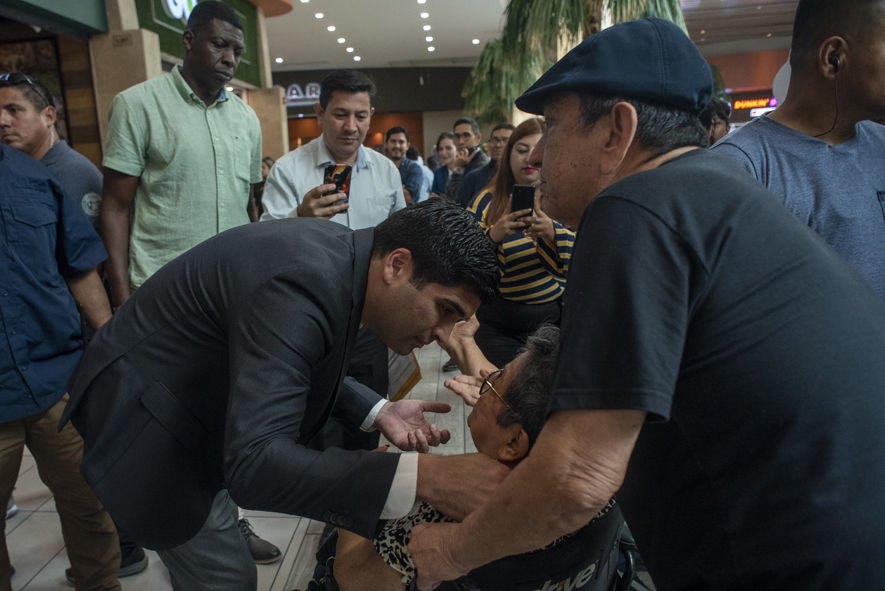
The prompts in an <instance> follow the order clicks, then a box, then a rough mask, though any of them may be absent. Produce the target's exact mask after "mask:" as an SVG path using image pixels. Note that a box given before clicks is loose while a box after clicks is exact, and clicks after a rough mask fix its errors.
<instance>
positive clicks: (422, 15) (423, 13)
mask: <svg viewBox="0 0 885 591" xmlns="http://www.w3.org/2000/svg"><path fill="white" fill-rule="evenodd" d="M428 17H430V13H429V12H422V13H421V18H428Z"/></svg>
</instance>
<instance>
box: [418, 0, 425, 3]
mask: <svg viewBox="0 0 885 591" xmlns="http://www.w3.org/2000/svg"><path fill="white" fill-rule="evenodd" d="M425 2H427V0H418V4H424V3H425Z"/></svg>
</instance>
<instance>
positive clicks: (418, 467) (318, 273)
mask: <svg viewBox="0 0 885 591" xmlns="http://www.w3.org/2000/svg"><path fill="white" fill-rule="evenodd" d="M497 281H498V270H497V265H496V262H495V258H494V255H493V253H492V251H491V249H490V246H489V244H488V241H487V240H486V238H485V236H484V235H483V233H482V231H481V230H480V229H479V227H478V226H477V225H476V224H475V222H473V220H472V218H471V217H470V216H469V214H467V213H466V212H465V211H464V210H462V209H461V208H459V207H458V206H456V205H454V204H450V203H446V202H441V201H439V200H434V201H433V202H429V201H428V202H426V203H422V204H420V205H418V206H415V207H413V208H409V209H407V210H402V211H400V212H397V213H396V214H394V215H392V216H391V217H390V218H389V219H388V220H387V221H385V222H383V223H382V224H380V225H379V226H377V227H376V228H374V229H371V228H369V229H365V230H358V231H356V232H354V231H352V230H350V229H348V228H346V227H344V226H341V225H340V224H335V223H331V222H328V221H326V220H312V219H300V218H298V219H285V220H276V221H272V222H267V223H264V224H253V225H248V226H242V227H239V228H234V229H232V230H229V231H227V232H224V233H222V234H220V235H218V236H216V237H214V238H211V239H209V240H207V241H206V242H204V243H202V244H201V245H199V246H197V247H195V248H194V249H192V250H190V251H188V252H187V253H185V254H184V255H182V256H180V257H178V258H177V259H175V260H173V261H172V262H170V263H169V264H167V265H166V266H165V267H163V268H162V269H161V270H160V271H159V272H157V273H156V274H155V275H154V276H152V277H151V278H150V279H149V280H148V281H147V282H145V283H144V284H143V285H142V286H141V288H139V290H138V291H137V292H135V294H134V295H133V297H132V298H131V299H129V300H128V301H127V303H126V304H125V305H124V306H123V307H122V308H121V309H120V310H119V312H118V314H117V315H115V317H114V318H113V319H112V320H111V321H110V322H109V323H108V324H107V325H106V327H105V328H103V329H102V330H101V331H99V332H98V334H97V335H96V337H95V339H94V341H93V342H92V344H91V345H90V347H89V348H88V349H87V351H86V352H85V354H84V356H83V358H82V359H81V361H80V363H79V364H78V366H77V368H76V369H75V370H74V373H73V376H72V377H71V379H70V381H69V383H68V389H69V392H70V395H71V401H70V403H69V405H68V408H67V410H66V412H65V415H64V417H63V418H62V424H64V423H65V422H66V421H67V420H68V419H69V418H70V420H71V421H72V422H73V424H74V426H75V427H76V428H77V430H78V431H79V432H80V434H81V435H82V436H83V439H84V440H85V452H84V458H83V467H82V471H83V474H84V476H85V477H86V480H87V481H88V482H89V483H90V485H91V486H92V487H93V489H94V490H95V492H96V494H97V495H98V497H99V499H100V500H101V501H102V502H103V503H104V505H105V507H106V508H107V509H108V512H109V513H111V515H112V516H113V517H114V518H115V520H116V521H117V523H118V524H119V526H120V528H121V529H122V530H124V531H126V532H128V533H129V534H131V535H132V536H133V537H134V538H135V539H136V540H138V541H140V542H141V543H142V544H143V545H144V546H146V547H148V548H154V549H157V550H160V551H161V552H160V556H161V558H162V559H163V561H164V563H165V564H166V565H167V567H168V568H169V570H170V572H171V573H172V578H173V586H174V587H175V588H176V589H179V588H181V589H189V590H192V589H207V590H208V589H214V590H218V589H225V590H226V589H230V590H232V591H233V590H234V589H236V590H238V591H239V590H242V589H254V588H255V586H256V574H255V566H254V563H253V562H252V559H251V557H250V556H249V553H248V550H247V548H246V545H245V542H244V541H243V539H242V537H241V536H240V535H239V533H238V532H237V529H236V507H235V506H234V504H233V502H231V498H232V499H233V501H235V502H236V504H237V505H240V506H242V507H245V508H249V509H258V510H264V511H277V512H283V513H290V514H295V515H303V516H305V517H309V518H311V519H317V520H322V521H327V522H332V523H334V524H335V525H338V526H340V527H343V528H345V529H349V530H352V531H354V532H356V533H358V534H360V535H363V536H367V537H370V536H371V535H372V533H373V532H374V530H375V527H376V524H377V521H378V519H379V517H383V518H388V517H394V516H397V515H402V514H405V513H406V512H408V510H409V509H410V508H411V506H412V504H413V503H414V501H415V500H423V501H428V502H431V503H433V504H434V505H435V506H437V507H440V504H441V505H442V507H445V509H443V510H447V512H449V513H450V514H451V515H452V516H453V517H463V516H465V515H466V514H468V513H469V512H470V511H471V510H472V509H473V507H476V506H479V505H480V504H481V503H482V502H483V501H484V499H485V498H486V497H487V495H488V494H489V493H490V492H491V491H492V490H493V489H494V487H495V486H496V485H497V483H498V482H500V480H501V479H503V477H504V476H505V475H506V470H502V469H501V468H499V467H496V466H493V465H490V463H489V462H485V461H484V458H482V457H480V456H478V455H476V454H474V455H472V456H455V457H448V458H446V457H442V456H428V455H422V456H420V457H416V456H414V455H411V454H407V455H400V454H384V453H371V452H363V451H344V450H340V449H336V448H330V449H327V450H325V451H322V452H319V451H313V450H309V449H307V448H306V447H304V444H305V443H306V442H307V441H308V440H310V439H311V437H312V436H313V435H314V434H316V433H317V432H318V430H319V429H320V428H321V427H322V426H323V424H324V423H325V422H326V420H327V419H328V418H329V417H330V416H331V417H333V418H335V419H336V420H338V421H339V422H341V423H342V424H344V425H345V426H346V427H349V428H350V429H353V430H356V429H357V428H363V429H370V428H377V429H379V430H380V431H381V432H382V433H384V435H385V436H386V437H387V438H388V439H389V440H390V441H391V442H393V443H394V444H395V445H397V446H398V447H400V448H401V449H406V450H410V449H419V450H422V451H426V450H427V449H428V447H429V445H437V444H439V443H440V442H443V443H444V442H445V441H447V440H448V438H449V434H448V433H447V432H445V431H444V432H442V433H440V432H439V431H438V430H437V429H436V427H435V426H434V425H429V424H428V423H427V422H426V421H425V420H424V416H423V413H424V412H447V411H448V410H449V407H448V405H446V404H441V403H433V402H423V401H417V400H409V401H400V402H397V403H389V402H386V401H384V400H383V399H381V398H380V397H379V396H378V395H377V394H375V393H374V392H372V391H371V390H369V389H368V388H365V387H364V386H362V385H360V384H358V383H357V382H355V381H353V380H352V379H350V378H348V379H345V373H346V368H347V365H348V358H349V356H350V351H351V348H352V346H353V340H354V337H355V335H356V331H357V328H358V327H359V326H360V325H361V324H362V325H365V326H368V327H370V328H372V329H373V330H374V331H375V332H376V333H377V334H378V335H379V336H380V337H381V338H382V340H383V341H384V342H385V344H387V345H388V346H389V347H390V348H391V349H393V350H394V351H396V352H397V353H400V354H406V353H408V352H410V351H411V350H412V349H414V348H415V347H421V346H423V345H425V344H428V343H430V342H432V341H434V340H445V339H446V338H448V336H449V334H450V332H451V329H452V327H453V326H454V324H455V322H457V321H458V320H459V319H462V318H467V317H470V316H471V315H472V314H473V312H474V311H475V310H476V308H477V307H478V306H479V305H480V304H481V303H484V302H487V301H489V300H490V299H491V298H492V297H494V296H495V294H496V291H497ZM491 464H494V462H491ZM455 475H457V476H455ZM228 493H229V495H228Z"/></svg>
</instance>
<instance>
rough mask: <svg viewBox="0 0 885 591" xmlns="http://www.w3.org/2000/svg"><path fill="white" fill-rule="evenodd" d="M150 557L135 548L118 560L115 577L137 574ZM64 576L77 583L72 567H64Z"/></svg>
mask: <svg viewBox="0 0 885 591" xmlns="http://www.w3.org/2000/svg"><path fill="white" fill-rule="evenodd" d="M150 561H151V559H150V557H149V556H148V555H147V554H145V553H144V550H143V549H141V548H137V549H136V550H135V551H134V552H130V553H129V554H128V555H127V556H125V557H124V558H123V560H122V561H121V562H120V572H118V573H117V578H118V579H122V578H124V577H131V576H132V575H137V574H138V573H140V572H143V571H144V570H145V569H146V568H147V567H148V564H149V563H150ZM65 578H66V579H67V580H68V581H69V582H71V583H74V584H75V585H76V584H77V581H76V579H74V569H72V568H66V569H65Z"/></svg>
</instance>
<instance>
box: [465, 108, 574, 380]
mask: <svg viewBox="0 0 885 591" xmlns="http://www.w3.org/2000/svg"><path fill="white" fill-rule="evenodd" d="M542 133H544V123H543V122H542V121H541V120H540V119H529V120H528V121H524V122H523V123H521V124H520V125H519V126H518V127H517V128H516V129H515V130H514V132H513V135H511V136H510V140H509V141H508V142H507V148H506V149H505V151H504V153H503V154H502V156H501V160H500V161H499V162H498V171H497V173H496V174H495V177H494V178H493V179H492V181H491V182H490V183H489V184H488V186H487V187H486V188H485V189H484V190H483V192H481V193H480V194H479V195H477V196H476V197H475V198H474V199H473V201H472V202H471V204H470V206H469V207H468V208H467V210H468V211H469V212H471V213H472V214H473V215H474V216H475V217H476V219H477V221H478V222H479V224H480V225H481V226H482V227H483V228H485V230H486V235H487V236H488V238H489V240H490V241H491V242H492V243H493V244H495V245H496V246H497V251H498V253H497V254H498V265H499V267H500V268H501V295H500V297H498V299H497V300H496V301H495V302H494V303H493V304H490V305H488V306H482V307H481V308H480V309H479V310H478V311H477V313H476V317H477V319H478V320H479V323H480V327H479V330H477V332H476V337H475V338H476V343H477V344H478V345H479V348H480V349H481V350H482V352H483V353H484V354H485V356H486V357H487V358H488V360H489V361H491V362H492V363H493V364H495V365H496V366H498V367H504V365H505V364H507V363H509V362H510V361H511V360H512V359H513V358H514V357H516V354H517V352H518V351H519V349H520V347H522V346H524V345H525V342H526V339H527V338H528V335H529V334H531V333H532V332H533V331H534V330H535V329H536V328H537V327H538V326H540V325H541V324H543V323H544V322H551V323H554V324H558V323H559V316H560V310H561V307H560V297H561V296H562V292H563V290H564V289H565V279H566V273H567V272H568V263H569V259H570V257H571V254H572V245H573V244H574V240H575V233H574V232H573V231H572V230H569V229H568V228H566V227H565V226H563V225H562V224H560V223H558V222H554V221H553V220H552V219H550V218H549V217H548V216H547V215H546V214H544V212H543V211H542V210H541V208H540V203H539V194H538V192H537V191H536V193H535V208H534V212H532V211H531V210H523V211H517V212H511V211H510V209H511V200H512V197H511V193H512V191H513V186H514V185H532V186H535V187H537V186H538V185H539V184H540V171H539V170H538V169H537V168H534V167H533V166H532V165H531V164H530V163H529V154H530V153H531V151H532V149H533V148H534V147H535V144H537V143H538V140H539V139H541V134H542Z"/></svg>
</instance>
